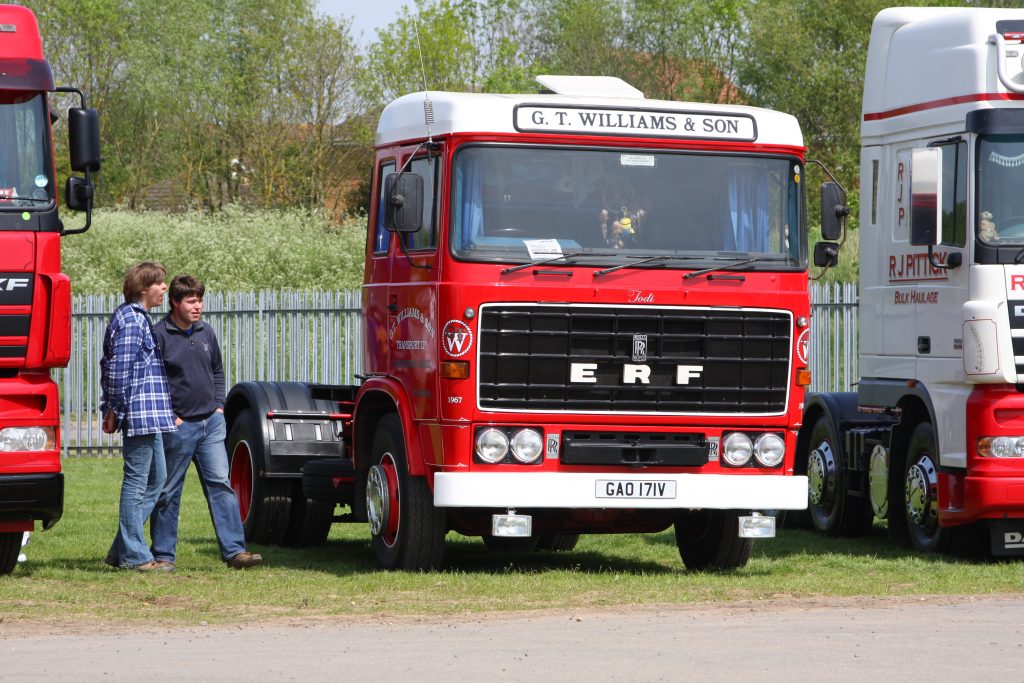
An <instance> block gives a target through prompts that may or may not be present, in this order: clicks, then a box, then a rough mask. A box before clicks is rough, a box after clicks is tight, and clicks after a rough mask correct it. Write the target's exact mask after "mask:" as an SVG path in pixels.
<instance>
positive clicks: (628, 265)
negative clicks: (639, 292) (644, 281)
mask: <svg viewBox="0 0 1024 683" xmlns="http://www.w3.org/2000/svg"><path fill="white" fill-rule="evenodd" d="M634 258H635V257H634ZM699 258H700V257H699V256H674V255H672V254H659V255H658V256H645V257H643V258H641V259H640V260H639V261H633V262H632V263H621V264H619V265H617V266H612V267H611V268H604V269H602V270H595V271H594V277H598V276H599V275H607V274H608V273H614V272H615V271H616V270H621V269H623V268H633V267H634V266H639V265H643V264H644V263H651V262H653V261H692V260H694V259H699Z"/></svg>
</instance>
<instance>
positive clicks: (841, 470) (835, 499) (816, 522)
mask: <svg viewBox="0 0 1024 683" xmlns="http://www.w3.org/2000/svg"><path fill="white" fill-rule="evenodd" d="M838 444H839V439H838V438H836V434H835V431H834V430H833V429H832V421H831V420H830V419H828V416H827V415H821V416H819V417H818V420H817V422H815V423H814V427H813V428H812V429H811V438H810V447H811V448H812V449H813V450H811V452H810V453H809V454H808V456H807V488H808V500H807V510H808V512H809V515H810V518H811V524H812V525H813V526H814V528H815V529H817V530H818V531H820V532H821V533H823V534H825V535H827V536H859V535H862V534H864V533H866V532H867V530H868V529H870V528H871V523H872V521H873V520H874V511H873V510H872V509H871V506H870V505H869V504H868V501H867V499H865V498H863V497H860V498H858V497H855V496H851V495H849V493H848V491H847V477H848V471H847V469H846V459H845V457H844V456H843V454H842V453H841V452H840V450H839V447H838Z"/></svg>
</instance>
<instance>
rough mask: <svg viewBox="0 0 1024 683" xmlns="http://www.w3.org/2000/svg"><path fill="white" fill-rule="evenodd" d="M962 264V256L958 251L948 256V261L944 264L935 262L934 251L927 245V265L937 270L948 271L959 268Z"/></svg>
mask: <svg viewBox="0 0 1024 683" xmlns="http://www.w3.org/2000/svg"><path fill="white" fill-rule="evenodd" d="M963 262H964V255H963V254H961V253H960V252H959V251H955V252H953V253H951V254H950V255H949V260H948V262H946V263H936V262H935V251H934V247H933V245H931V244H929V245H928V265H930V266H931V267H932V268H936V269H938V270H949V269H950V268H959V267H960V266H961V264H963Z"/></svg>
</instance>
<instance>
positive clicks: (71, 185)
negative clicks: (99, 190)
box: [64, 176, 93, 211]
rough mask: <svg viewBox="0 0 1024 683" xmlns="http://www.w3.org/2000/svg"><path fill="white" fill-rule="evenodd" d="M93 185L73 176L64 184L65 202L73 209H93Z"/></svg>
mask: <svg viewBox="0 0 1024 683" xmlns="http://www.w3.org/2000/svg"><path fill="white" fill-rule="evenodd" d="M92 196H93V186H92V183H90V182H87V181H85V180H84V179H82V178H77V177H75V176H71V177H70V178H68V181H67V183H66V184H65V185H64V202H65V203H66V204H67V205H68V208H69V209H71V210H72V211H89V210H90V209H92Z"/></svg>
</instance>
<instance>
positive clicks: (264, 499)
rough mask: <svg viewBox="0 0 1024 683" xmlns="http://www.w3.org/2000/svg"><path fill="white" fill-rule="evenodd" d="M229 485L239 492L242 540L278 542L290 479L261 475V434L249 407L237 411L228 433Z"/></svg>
mask: <svg viewBox="0 0 1024 683" xmlns="http://www.w3.org/2000/svg"><path fill="white" fill-rule="evenodd" d="M228 460H229V463H228V466H229V476H230V479H231V488H233V489H234V490H235V495H237V496H238V507H239V512H240V513H241V515H242V527H243V529H245V540H246V541H247V542H249V543H260V544H265V545H280V544H282V543H283V542H284V540H285V537H286V535H287V533H288V525H289V520H290V516H291V507H292V496H291V494H292V485H293V484H294V482H293V481H289V480H287V479H268V478H267V477H264V476H261V475H260V472H262V471H263V470H264V469H265V467H266V454H265V453H264V452H263V435H262V433H261V431H260V428H259V422H258V421H257V417H256V414H255V413H254V412H253V411H252V409H246V410H243V411H242V412H241V413H239V414H238V417H237V418H236V419H235V422H234V424H233V425H232V426H231V433H230V434H228Z"/></svg>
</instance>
